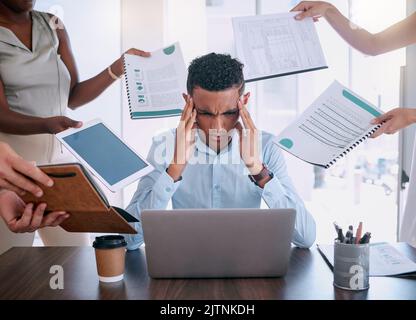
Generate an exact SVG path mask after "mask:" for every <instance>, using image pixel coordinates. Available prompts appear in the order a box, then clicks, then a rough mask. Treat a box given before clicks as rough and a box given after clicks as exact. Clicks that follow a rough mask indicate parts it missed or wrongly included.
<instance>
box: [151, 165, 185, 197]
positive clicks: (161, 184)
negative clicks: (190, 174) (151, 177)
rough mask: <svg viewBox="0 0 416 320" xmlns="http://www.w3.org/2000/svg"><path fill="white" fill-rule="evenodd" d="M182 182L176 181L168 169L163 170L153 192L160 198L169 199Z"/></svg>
mask: <svg viewBox="0 0 416 320" xmlns="http://www.w3.org/2000/svg"><path fill="white" fill-rule="evenodd" d="M180 184H181V181H177V182H175V181H174V180H173V179H172V177H171V176H170V175H169V174H167V172H166V171H162V172H161V174H160V176H159V178H158V179H157V180H156V183H155V184H154V185H153V192H154V193H155V195H156V197H157V198H158V199H160V200H165V201H169V200H170V199H171V198H172V196H173V194H174V193H175V192H176V190H177V189H178V187H179V186H180Z"/></svg>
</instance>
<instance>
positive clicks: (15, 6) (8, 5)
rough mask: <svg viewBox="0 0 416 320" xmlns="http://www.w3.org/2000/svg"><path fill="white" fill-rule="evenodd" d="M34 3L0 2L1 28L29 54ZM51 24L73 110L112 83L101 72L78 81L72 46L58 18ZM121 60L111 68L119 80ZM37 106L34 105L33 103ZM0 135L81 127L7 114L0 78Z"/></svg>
mask: <svg viewBox="0 0 416 320" xmlns="http://www.w3.org/2000/svg"><path fill="white" fill-rule="evenodd" d="M34 4H35V1H27V0H0V26H2V27H5V28H8V29H9V30H11V31H12V32H13V33H14V34H15V35H16V37H17V38H18V39H19V40H20V41H21V42H22V43H23V44H24V45H25V46H26V47H27V48H28V49H29V50H30V51H31V50H32V17H31V10H32V9H33V6H34ZM51 19H52V21H53V24H54V25H55V26H56V27H57V29H56V31H57V35H58V39H59V47H58V54H59V55H60V56H61V59H62V61H63V62H64V64H65V66H66V67H67V69H68V71H69V73H70V76H71V84H70V92H69V101H68V106H69V107H70V108H71V109H76V108H78V107H80V106H82V105H84V104H86V103H88V102H91V101H92V100H94V99H95V98H97V97H98V96H99V95H100V94H101V93H102V92H103V91H105V90H106V89H107V88H108V87H109V86H110V85H111V84H112V83H114V82H115V80H114V79H113V78H111V76H110V75H109V74H108V72H107V70H106V69H105V70H103V71H102V72H100V73H99V74H98V75H96V76H95V77H93V78H90V79H88V80H85V81H82V82H80V81H79V74H78V70H77V67H76V63H75V59H74V55H73V53H72V49H71V44H70V41H69V36H68V33H67V32H66V30H65V27H64V25H63V23H62V21H60V20H59V19H58V18H57V17H55V16H52V15H51ZM126 53H129V54H135V55H140V56H143V57H148V56H150V53H148V52H144V51H141V50H138V49H130V50H128V51H126ZM122 58H123V57H120V58H119V59H117V60H116V61H115V62H114V63H113V64H112V65H111V69H112V72H113V73H114V74H115V75H117V76H121V75H122V74H123V72H124V70H123V59H122ZM34 103H36V102H34ZM0 114H1V117H0V131H1V132H5V133H10V134H18V135H30V134H41V133H52V134H55V133H59V132H61V131H63V130H66V129H68V128H78V127H80V126H82V123H81V122H79V121H74V120H72V119H69V118H67V117H64V116H58V117H50V118H39V117H33V116H27V115H23V114H20V113H17V112H14V111H12V110H10V108H9V105H8V103H7V99H6V96H5V93H4V83H3V81H2V79H1V75H0Z"/></svg>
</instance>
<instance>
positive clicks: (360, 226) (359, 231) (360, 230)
mask: <svg viewBox="0 0 416 320" xmlns="http://www.w3.org/2000/svg"><path fill="white" fill-rule="evenodd" d="M362 233H363V223H362V222H360V224H359V225H358V228H357V234H356V237H355V244H359V243H360V239H361V234H362Z"/></svg>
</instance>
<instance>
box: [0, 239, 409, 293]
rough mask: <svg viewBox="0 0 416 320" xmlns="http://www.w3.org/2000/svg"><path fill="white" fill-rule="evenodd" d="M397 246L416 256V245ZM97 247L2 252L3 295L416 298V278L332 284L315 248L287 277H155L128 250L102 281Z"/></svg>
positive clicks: (300, 256)
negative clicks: (122, 264)
mask: <svg viewBox="0 0 416 320" xmlns="http://www.w3.org/2000/svg"><path fill="white" fill-rule="evenodd" d="M396 247H397V248H398V249H399V250H400V251H401V252H402V253H404V254H405V255H407V256H408V257H409V258H411V259H412V260H414V261H416V249H414V248H412V247H410V246H409V245H407V244H403V243H401V244H397V245H396ZM93 250H94V249H93V248H89V247H38V248H13V249H11V250H9V251H8V252H6V253H4V254H3V255H1V256H0V299H230V300H233V299H416V278H415V277H413V278H410V277H409V278H398V277H379V278H374V277H371V278H370V289H369V290H368V291H362V292H350V291H345V290H341V289H337V288H334V286H333V285H332V279H333V274H332V271H331V270H330V268H329V267H328V265H327V264H326V263H325V261H324V260H323V259H322V257H321V255H320V253H319V252H318V250H317V248H316V247H315V246H314V247H312V248H311V249H310V250H303V249H298V248H293V249H292V254H291V259H290V265H289V271H288V273H287V274H286V276H285V277H283V278H261V279H175V280H170V279H167V280H155V279H151V278H149V277H148V275H147V271H146V260H145V253H144V250H143V249H141V250H136V251H131V252H128V253H127V256H126V273H125V278H124V281H121V282H118V283H112V284H103V283H99V281H98V277H97V273H96V266H95V257H94V251H93ZM52 265H62V266H63V269H64V289H63V290H52V289H50V287H49V281H50V278H51V277H52V274H50V273H49V269H50V267H51V266H52Z"/></svg>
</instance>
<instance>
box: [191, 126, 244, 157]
mask: <svg viewBox="0 0 416 320" xmlns="http://www.w3.org/2000/svg"><path fill="white" fill-rule="evenodd" d="M199 132H200V130H198V131H197V133H196V134H195V146H196V149H197V151H198V152H201V153H205V154H208V155H210V156H221V155H225V154H227V153H229V152H232V153H233V154H234V153H235V152H236V151H238V152H239V145H240V141H239V136H238V132H237V130H236V129H233V130H232V131H231V141H230V143H229V144H228V145H227V146H226V147H225V148H223V149H222V150H221V151H220V152H219V153H218V154H217V152H216V151H214V150H212V149H211V148H210V147H209V146H208V145H207V144H206V143H205V142H204V140H203V139H202V138H201V137H200V135H199V134H200V133H199ZM201 134H203V133H202V132H201Z"/></svg>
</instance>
